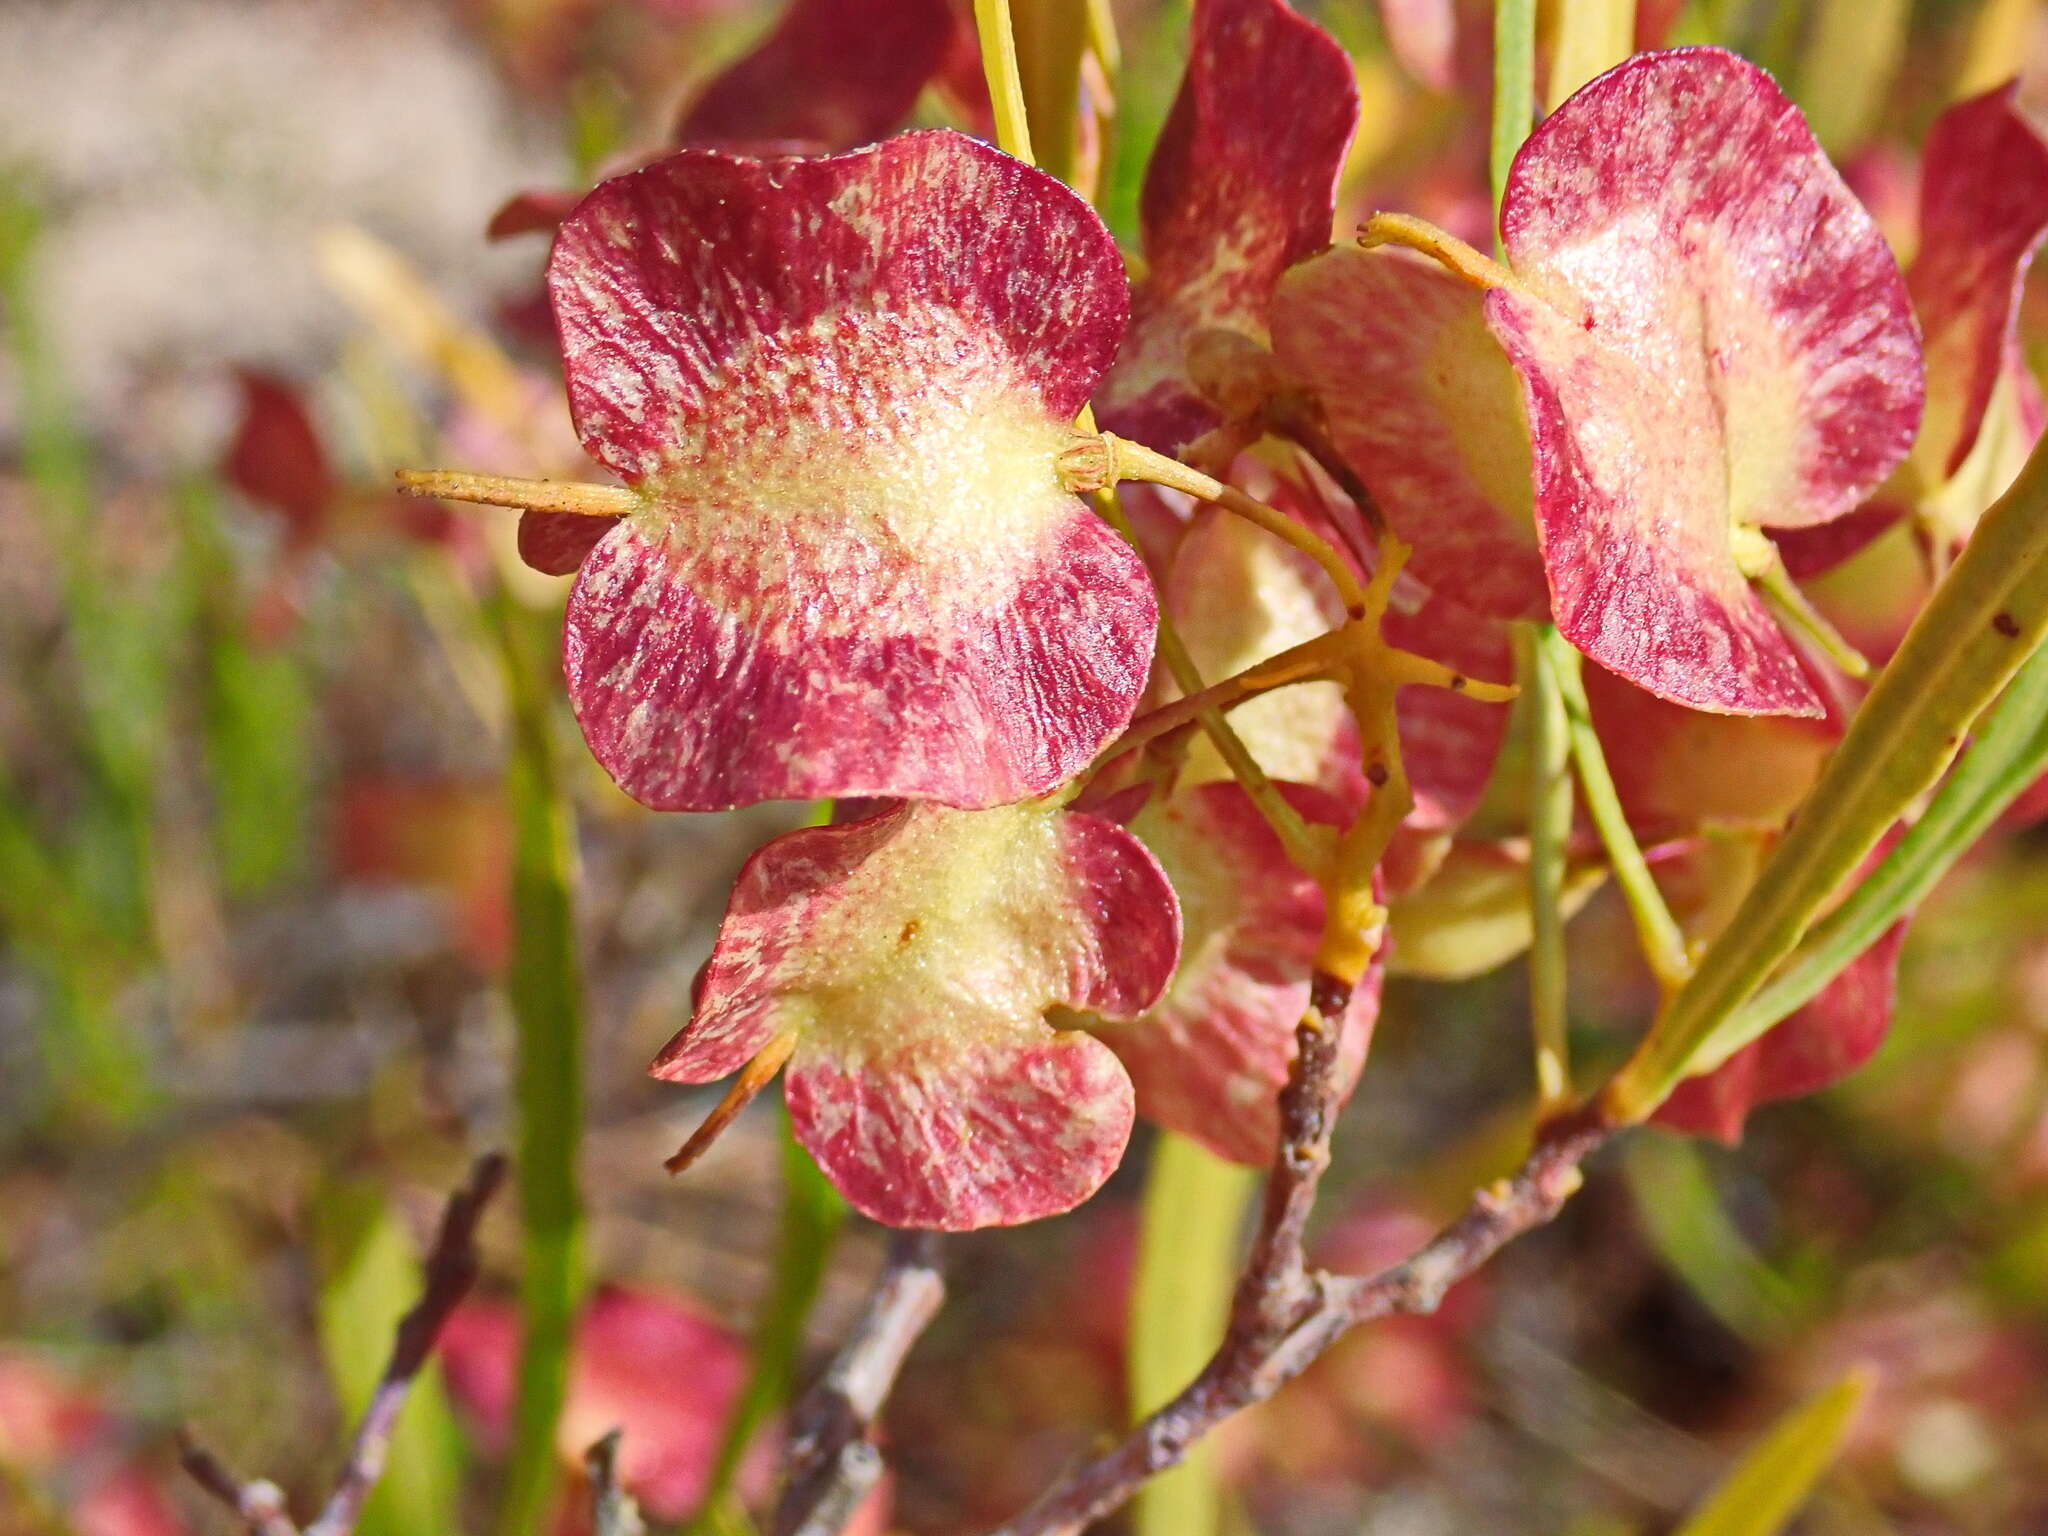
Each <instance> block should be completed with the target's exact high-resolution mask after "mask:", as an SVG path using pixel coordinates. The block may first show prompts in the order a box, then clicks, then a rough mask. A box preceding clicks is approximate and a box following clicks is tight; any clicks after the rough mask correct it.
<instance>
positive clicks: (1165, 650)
mask: <svg viewBox="0 0 2048 1536" xmlns="http://www.w3.org/2000/svg"><path fill="white" fill-rule="evenodd" d="M1094 501H1095V508H1096V510H1097V511H1098V512H1099V513H1100V514H1101V515H1102V518H1103V521H1105V522H1107V523H1108V524H1109V525H1110V527H1112V528H1114V529H1115V530H1116V531H1117V532H1118V533H1119V534H1121V535H1122V536H1123V538H1124V541H1125V542H1126V543H1128V544H1129V545H1130V546H1131V547H1132V548H1133V549H1136V548H1137V547H1138V531H1137V529H1136V528H1134V527H1132V526H1131V519H1130V516H1129V514H1128V513H1126V512H1125V511H1124V509H1123V503H1122V502H1120V501H1118V500H1117V497H1116V492H1115V491H1114V490H1102V491H1097V492H1096V493H1095V497H1094ZM1158 648H1159V659H1160V660H1161V661H1163V662H1165V663H1166V671H1167V675H1168V676H1169V677H1171V678H1172V679H1173V685H1174V686H1175V687H1176V688H1178V689H1180V691H1181V692H1182V693H1183V694H1197V693H1200V692H1201V691H1202V687H1203V684H1202V672H1201V669H1200V668H1199V667H1197V666H1196V665H1195V658H1194V656H1193V655H1192V654H1191V653H1190V652H1189V651H1188V647H1187V642H1186V641H1185V640H1183V639H1182V638H1181V634H1180V630H1179V628H1178V627H1177V626H1176V625H1175V624H1174V622H1173V617H1172V615H1170V614H1168V613H1167V612H1166V609H1165V607H1164V606H1163V605H1162V606H1161V608H1160V610H1159V640H1158ZM1195 723H1196V724H1198V725H1199V726H1201V728H1202V733H1203V734H1204V735H1205V736H1207V737H1208V738H1209V741H1210V743H1211V744H1212V745H1213V746H1214V747H1215V748H1216V755H1217V756H1218V757H1220V758H1222V759H1223V763H1224V766H1225V767H1227V768H1228V769H1229V770H1230V774H1231V777H1232V778H1234V779H1236V780H1237V782H1238V783H1239V784H1240V785H1241V786H1243V788H1244V792H1245V794H1246V795H1247V796H1248V797H1249V798H1250V800H1251V802H1252V804H1253V805H1255V806H1257V807H1258V810H1259V814H1260V815H1262V816H1264V817H1265V818H1266V824H1267V825H1268V826H1270V827H1271V828H1272V829H1273V835H1274V836H1275V837H1277V838H1279V839H1280V846H1281V847H1283V848H1285V849H1286V850H1287V857H1288V859H1289V860H1290V861H1291V862H1292V863H1293V864H1294V866H1295V867H1296V868H1297V869H1302V870H1307V871H1311V872H1318V871H1320V869H1321V867H1322V862H1323V859H1322V853H1321V850H1320V849H1319V848H1318V846H1317V844H1316V841H1315V839H1314V838H1313V837H1311V836H1310V835H1309V830H1308V823H1307V822H1306V821H1304V820H1303V819H1302V816H1301V813H1300V812H1299V811H1297V810H1296V809H1295V808H1294V807H1293V806H1292V805H1290V804H1288V802H1287V797H1286V796H1285V795H1283V794H1281V793H1280V791H1279V790H1278V789H1276V788H1275V787H1274V785H1273V781H1272V780H1271V779H1270V778H1268V777H1267V775H1266V771H1265V769H1263V768H1261V767H1260V766H1259V765H1258V762H1257V760H1256V759H1254V758H1253V756H1252V754H1251V751H1250V749H1249V748H1247V747H1246V746H1245V744H1244V739H1243V738H1242V737H1240V736H1239V735H1238V734H1237V732H1236V730H1235V729H1233V728H1232V726H1231V724H1230V722H1229V721H1228V720H1226V719H1225V718H1224V717H1223V711H1221V710H1220V709H1204V710H1202V711H1201V712H1200V713H1199V714H1197V715H1196V717H1195Z"/></svg>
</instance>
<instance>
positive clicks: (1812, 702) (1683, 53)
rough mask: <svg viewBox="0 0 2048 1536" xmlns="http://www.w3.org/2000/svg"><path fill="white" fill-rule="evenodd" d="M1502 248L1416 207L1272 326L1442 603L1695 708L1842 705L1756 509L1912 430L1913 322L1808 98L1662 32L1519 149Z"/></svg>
mask: <svg viewBox="0 0 2048 1536" xmlns="http://www.w3.org/2000/svg"><path fill="white" fill-rule="evenodd" d="M1501 234H1502V240H1503V244H1504V246H1505V249H1506V252H1507V256H1508V261H1509V265H1508V266H1506V267H1503V266H1500V265H1497V264H1495V263H1494V262H1492V261H1490V260H1488V259H1487V258H1485V257H1483V256H1481V255H1480V254H1479V253H1478V252H1476V251H1473V250H1471V249H1470V248H1469V247H1465V246H1463V245H1462V244H1460V243H1459V242H1457V241H1455V240H1452V239H1451V238H1449V237H1447V236H1444V235H1442V233H1441V232H1440V231H1434V230H1431V229H1429V228H1428V227H1427V226H1422V225H1419V224H1417V223H1416V222H1415V221H1412V220H1404V219H1399V218H1388V217H1382V218H1379V219H1375V220H1374V221H1372V223H1371V224H1369V225H1368V226H1367V235H1368V239H1370V240H1372V241H1374V242H1379V243H1382V244H1383V243H1384V242H1387V241H1393V242H1396V243H1399V244H1405V245H1412V246H1415V247H1417V248H1418V249H1421V250H1423V251H1426V252H1427V253H1428V254H1429V255H1431V256H1434V257H1436V258H1437V259H1438V263H1439V264H1431V263H1429V262H1427V261H1423V260H1418V258H1417V257H1416V255H1414V254H1413V253H1411V252H1409V251H1404V250H1389V249H1384V248H1376V249H1369V250H1340V251H1333V252H1331V253H1329V254H1328V255H1326V256H1324V257H1321V258H1319V259H1317V260H1316V261H1313V262H1310V263H1308V264H1306V265H1305V266H1303V267H1301V268H1298V269H1296V271H1295V272H1294V273H1292V274H1290V276H1289V277H1288V278H1287V279H1286V280H1285V281H1284V282H1283V284H1282V286H1281V289H1280V292H1279V296H1278V299H1277V301H1276V308H1275V316H1274V342H1275V348H1276V351H1277V352H1278V354H1279V356H1280V358H1281V360H1282V362H1283V363H1284V364H1285V365H1286V366H1287V367H1288V368H1290V369H1291V370H1292V371H1293V372H1294V373H1295V374H1296V375H1298V376H1299V377H1300V378H1302V379H1303V380H1304V381H1306V382H1307V383H1308V384H1309V385H1310V387H1311V388H1312V389H1313V391H1314V392H1315V394H1316V395H1317V396H1318V398H1319V399H1320V400H1321V402H1322V404H1323V406H1324V409H1325V410H1326V412H1327V413H1328V417H1329V423H1330V428H1331V433H1332V436H1333V437H1334V438H1335V440H1336V442H1337V444H1338V446H1339V447H1340V449H1341V450H1342V451H1343V453H1344V454H1345V456H1346V457H1347V459H1348V460H1349V461H1350V463H1351V465H1352V467H1353V468H1354V469H1355V470H1356V471H1357V472H1358V473H1359V475H1360V476H1361V477H1362V478H1363V479H1364V480H1365V482H1366V484H1367V485H1368V486H1369V487H1371V489H1372V490H1373V492H1374V494H1375V495H1376V496H1377V498H1378V499H1379V501H1380V504H1381V506H1382V507H1383V509H1384V510H1385V512H1386V515H1387V517H1388V519H1389V520H1390V521H1391V522H1392V524H1393V525H1394V527H1395V529H1396V531H1398V532H1399V533H1401V535H1402V536H1403V537H1404V538H1405V539H1406V540H1408V541H1409V542H1410V543H1411V544H1413V545H1414V547H1415V566H1414V568H1415V571H1416V573H1417V574H1418V575H1419V576H1421V577H1422V578H1423V579H1424V580H1425V581H1427V582H1429V583H1430V585H1432V586H1433V587H1435V588H1436V589H1438V590H1439V591H1442V592H1443V593H1445V594H1446V595H1447V596H1449V597H1451V598H1453V599H1455V600H1457V601H1460V602H1463V603H1466V604H1468V605H1470V606H1474V607H1480V608H1483V609H1485V610H1487V611H1489V612H1493V613H1496V614H1500V615H1503V616H1507V617H1530V618H1534V617H1542V616H1545V615H1546V614H1548V615H1554V617H1555V619H1556V622H1557V624H1558V626H1559V627H1560V628H1561V629H1562V630H1563V631H1564V632H1565V634H1566V635H1567V636H1568V637H1569V638H1570V639H1571V640H1572V641H1573V643H1574V644H1576V645H1577V646H1578V647H1579V648H1580V649H1581V650H1583V651H1584V652H1585V653H1586V654H1587V655H1589V656H1591V657H1592V658H1593V659H1594V660H1595V661H1597V662H1599V663H1600V664H1601V665H1603V666H1605V667H1607V668H1608V669H1610V670H1611V671H1613V672H1616V673H1618V674H1619V675H1620V676H1622V677H1624V678H1627V679H1629V680H1630V681H1632V682H1635V683H1637V684H1638V685H1639V686H1641V687H1644V688H1646V689H1648V690H1650V691H1651V692H1653V693H1656V694H1658V695H1659V696H1661V697H1664V698H1668V699H1671V700H1673V701H1675V702H1677V703H1681V704H1685V705H1687V706H1689V707H1691V708H1694V709H1704V710H1711V711H1715V712H1720V713H1728V714H1795V715H1797V714H1805V715H1813V714H1818V713H1820V711H1821V703H1820V700H1819V699H1818V698H1817V697H1816V695H1815V694H1814V692H1813V689H1812V688H1811V686H1810V685H1809V684H1808V682H1807V680H1806V678H1805V677H1804V675H1803V673H1802V672H1801V670H1800V668H1799V665H1798V662H1797V657H1796V653H1795V651H1794V648H1793V646H1792V643H1791V642H1790V641H1789V640H1788V639H1787V637H1786V635H1785V634H1784V632H1783V631H1782V630H1781V629H1780V628H1779V627H1778V625H1777V623H1776V621H1775V620H1774V619H1773V617H1772V615H1771V614H1770V612H1769V611H1768V609H1767V608H1766V607H1765V605H1764V603H1763V602H1762V600H1761V599H1760V598H1759V597H1758V595H1757V594H1756V592H1755V591H1754V590H1753V588H1752V586H1751V578H1752V577H1753V576H1756V575H1759V574H1763V573H1764V572H1765V570H1766V569H1767V568H1768V561H1769V555H1768V549H1769V546H1768V544H1767V542H1766V541H1765V540H1764V539H1763V538H1762V537H1761V536H1760V532H1759V530H1761V529H1767V528H1768V529H1778V528H1798V527H1806V526H1811V525H1816V524H1822V523H1827V522H1829V521H1831V520H1833V519H1835V518H1838V517H1840V516H1842V515H1843V514H1845V513H1847V512H1850V511H1852V510H1854V509H1855V507H1856V506H1857V505H1858V504H1859V503H1860V502H1861V501H1862V500H1863V499H1864V497H1865V496H1867V495H1868V494H1869V493H1870V491H1871V490H1872V489H1874V488H1875V487H1876V486H1877V485H1878V484H1879V483H1880V482H1881V481H1882V480H1883V479H1884V478H1885V476H1886V475H1887V474H1888V473H1890V471H1891V470H1892V468H1893V467H1894V466H1895V465H1897V464H1898V463H1899V462H1900V460H1901V459H1902V458H1903V457H1904V455H1905V453H1906V451H1907V449H1908V447H1909V446H1910V445H1911V443H1912V441H1913V437H1914V433H1915V430H1916V428H1917V427H1918V424H1919V419H1920V411H1921V396H1922V388H1921V373H1920V346H1919V334H1918V329H1917V327H1916V326H1915V324H1914V320H1913V314H1912V310H1911V306H1910V304H1909V302H1908V299H1907V295H1906V288H1905V284H1904V280H1903V279H1902V278H1901V276H1900V274H1899V270H1898V267H1897V264H1896V263H1895V262H1894V261H1893V259H1892V256H1891V253H1890V251H1889V250H1888V248H1887V247H1886V245H1885V243H1884V240H1883V237H1882V235H1881V234H1880V232H1879V231H1878V229H1877V227H1876V225H1875V224H1874V223H1873V221H1872V220H1871V218H1870V217H1869V215H1868V214H1867V213H1866V212H1865V211H1864V209H1863V208H1862V206H1861V205H1860V204H1858V203H1857V202H1856V200H1855V198H1854V197H1853V196H1852V195H1851V193H1850V192H1849V190H1848V188H1847V187H1846V186H1845V185H1844V184H1843V182H1842V180H1841V177H1840V176H1838V175H1837V174H1836V172H1835V171H1834V169H1833V167H1832V166H1830V165H1829V164H1828V162H1827V159H1826V157H1825V156H1824V155H1823V154H1822V152H1821V150H1820V147H1819V145H1818V144H1817V143H1816V142H1815V141H1814V138H1813V135H1812V133H1811V131H1810V130H1809V129H1808V128H1807V126H1806V124H1805V122H1804V120H1803V119H1802V118H1801V117H1800V115H1799V113H1798V111H1797V109H1796V108H1794V107H1793V106H1792V105H1791V103H1790V102H1788V101H1787V100H1786V99H1785V96H1784V94H1783V93H1782V92H1781V91H1780V90H1779V89H1778V87H1777V86H1776V85H1775V84H1774V83H1773V82H1772V80H1771V79H1770V77H1769V76H1768V75H1767V74H1765V73H1764V72H1763V71H1762V70H1760V69H1758V68H1757V67H1756V66H1754V65H1752V64H1749V63H1747V62H1745V61H1744V60H1742V59H1739V58H1737V57H1736V56H1735V55H1733V54H1730V53H1727V52H1724V51H1722V50H1720V49H1716V48H1681V49H1676V50H1672V51H1669V52H1664V53H1652V54H1644V55H1641V56H1639V57H1637V58H1634V59H1631V60H1630V61H1628V62H1627V63H1625V64H1622V65H1621V66H1619V67H1618V68H1616V69H1613V70H1610V71H1609V72H1608V73H1606V74H1604V75H1602V76H1600V77H1599V78H1598V79H1596V80H1594V81H1593V82H1592V83H1591V84H1589V85H1587V86H1586V87H1585V88H1584V89H1582V90H1581V91H1579V92H1578V93H1577V94H1576V95H1574V96H1573V97H1572V98H1571V99H1570V100H1568V101H1567V102H1566V103H1565V104H1564V105H1563V106H1561V107H1560V108H1559V109H1558V110H1557V111H1556V112H1555V113H1553V114H1552V115H1551V116H1550V117H1549V118H1548V119H1547V120H1546V121H1545V122H1544V123H1543V124H1542V126H1541V127H1539V128H1538V129H1537V130H1536V131H1535V132H1534V133H1533V134H1532V135H1531V136H1530V138H1529V140H1528V142H1527V143H1526V144H1525V145H1524V147H1523V149H1522V151H1521V153H1520V154H1519V155H1518V156H1517V157H1516V160H1515V164H1514V168H1513V171H1512V173H1511V175H1510V177H1509V179H1508V184H1507V188H1506V193H1505V196H1504V199H1503V203H1502V209H1501Z"/></svg>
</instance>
